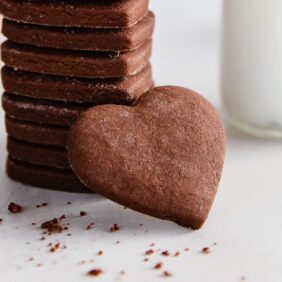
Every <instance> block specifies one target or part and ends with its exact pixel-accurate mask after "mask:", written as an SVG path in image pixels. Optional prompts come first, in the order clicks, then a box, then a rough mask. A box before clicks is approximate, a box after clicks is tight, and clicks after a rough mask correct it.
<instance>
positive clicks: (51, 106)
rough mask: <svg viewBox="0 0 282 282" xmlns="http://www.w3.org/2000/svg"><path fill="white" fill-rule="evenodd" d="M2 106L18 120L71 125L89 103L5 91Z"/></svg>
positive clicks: (8, 114)
mask: <svg viewBox="0 0 282 282" xmlns="http://www.w3.org/2000/svg"><path fill="white" fill-rule="evenodd" d="M2 106H3V109H4V110H5V112H6V115H7V116H9V117H12V118H15V119H17V120H23V121H33V122H37V123H46V124H54V125H60V126H71V125H72V124H73V123H74V122H75V121H76V119H77V118H78V116H79V115H80V114H81V113H82V112H83V111H85V110H86V109H87V108H89V107H90V105H89V104H81V103H80V104H78V103H64V102H58V101H50V100H42V99H34V98H29V97H24V96H19V95H13V94H9V93H4V95H3V96H2Z"/></svg>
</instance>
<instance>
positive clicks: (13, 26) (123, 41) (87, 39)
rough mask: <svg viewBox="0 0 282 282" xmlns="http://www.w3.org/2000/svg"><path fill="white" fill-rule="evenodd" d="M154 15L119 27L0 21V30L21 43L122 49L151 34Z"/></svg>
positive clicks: (62, 47)
mask: <svg viewBox="0 0 282 282" xmlns="http://www.w3.org/2000/svg"><path fill="white" fill-rule="evenodd" d="M153 30H154V14H153V13H152V12H148V14H147V15H146V16H145V17H144V18H143V19H142V20H141V21H140V22H138V23H137V24H136V25H134V26H132V27H130V28H123V29H90V28H64V27H53V26H52V27H51V26H42V25H33V24H23V23H18V22H15V21H10V20H8V19H4V20H3V26H2V33H3V34H4V35H5V36H6V37H7V38H8V39H10V40H13V41H15V42H18V43H22V44H29V45H36V46H42V47H50V48H61V49H71V50H91V51H125V50H132V49H135V48H137V47H139V46H140V45H142V44H143V43H144V42H145V41H146V40H148V39H149V38H151V37H152V34H153Z"/></svg>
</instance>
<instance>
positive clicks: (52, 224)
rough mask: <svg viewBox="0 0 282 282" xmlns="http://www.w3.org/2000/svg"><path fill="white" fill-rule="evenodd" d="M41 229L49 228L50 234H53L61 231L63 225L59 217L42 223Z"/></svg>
mask: <svg viewBox="0 0 282 282" xmlns="http://www.w3.org/2000/svg"><path fill="white" fill-rule="evenodd" d="M41 229H47V230H48V232H49V233H48V235H51V234H52V233H61V232H62V231H63V227H62V226H61V225H60V224H59V222H58V219H57V218H54V219H52V220H49V221H46V222H44V223H42V224H41Z"/></svg>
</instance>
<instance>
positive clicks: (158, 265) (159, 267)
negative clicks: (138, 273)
mask: <svg viewBox="0 0 282 282" xmlns="http://www.w3.org/2000/svg"><path fill="white" fill-rule="evenodd" d="M162 267H163V263H162V262H158V263H157V264H156V265H155V266H154V269H161V268H162Z"/></svg>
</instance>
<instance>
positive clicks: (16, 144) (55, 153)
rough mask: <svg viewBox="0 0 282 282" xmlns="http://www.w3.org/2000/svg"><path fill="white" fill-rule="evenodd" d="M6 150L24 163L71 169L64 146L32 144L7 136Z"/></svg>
mask: <svg viewBox="0 0 282 282" xmlns="http://www.w3.org/2000/svg"><path fill="white" fill-rule="evenodd" d="M7 151H8V153H9V155H10V156H12V157H13V158H14V159H16V160H20V161H23V162H26V163H30V164H36V165H40V166H48V167H53V168H61V169H71V168H70V165H69V162H68V158H67V151H66V149H65V148H59V147H54V146H45V145H38V144H32V143H27V142H24V141H20V140H17V139H15V138H12V137H8V142H7Z"/></svg>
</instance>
